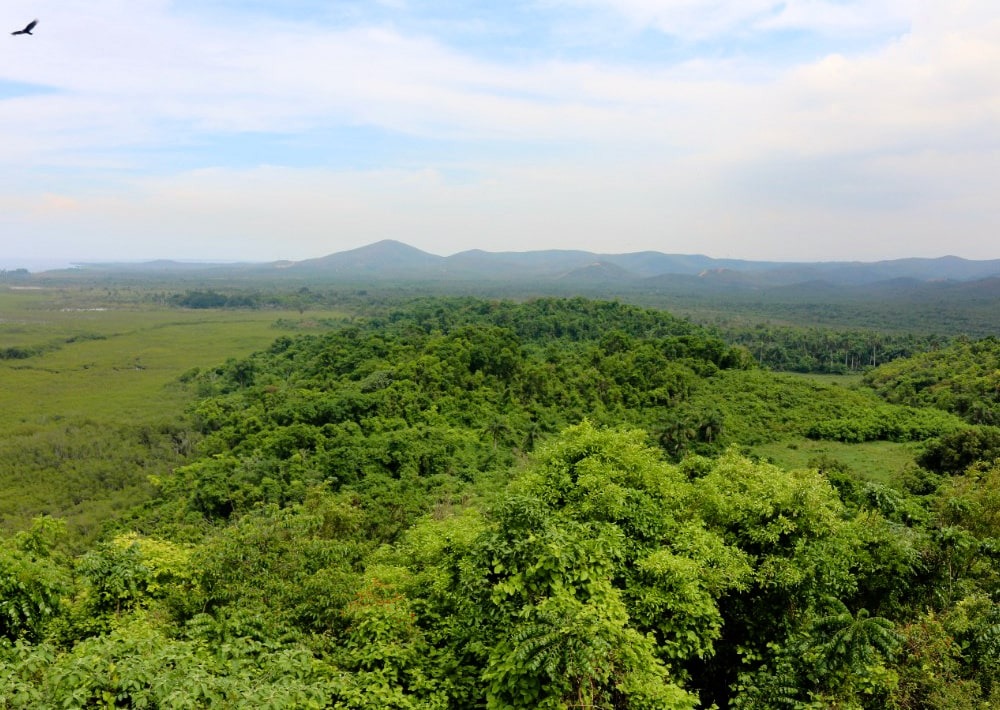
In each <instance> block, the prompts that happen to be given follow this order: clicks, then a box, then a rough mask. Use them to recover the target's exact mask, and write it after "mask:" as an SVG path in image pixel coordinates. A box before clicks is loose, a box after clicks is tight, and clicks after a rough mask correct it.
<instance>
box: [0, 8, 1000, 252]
mask: <svg viewBox="0 0 1000 710" xmlns="http://www.w3.org/2000/svg"><path fill="white" fill-rule="evenodd" d="M5 17H6V18H7V23H8V25H9V28H8V31H12V30H14V29H17V28H20V27H23V26H24V24H25V23H26V22H27V21H29V20H30V19H32V18H34V17H37V18H38V19H39V23H38V26H37V27H36V28H35V30H34V35H32V36H9V35H7V36H5V37H3V39H2V40H0V105H2V108H3V110H2V111H0V128H2V131H0V167H2V170H0V231H2V233H3V235H4V238H3V244H2V245H0V267H3V268H16V262H19V261H26V260H32V261H35V262H36V263H42V262H51V261H60V262H64V263H74V262H98V261H148V260H154V259H176V260H197V261H221V260H233V258H234V255H235V258H236V259H238V260H241V261H254V262H266V261H276V260H286V259H287V260H295V261H299V260H303V259H308V258H315V257H319V256H323V255H326V254H330V253H336V252H340V251H345V250H349V249H353V248H357V247H360V246H364V245H366V244H370V243H373V242H376V241H379V240H382V239H395V240H398V241H401V242H404V243H406V244H410V245H412V246H415V247H417V248H419V249H422V250H423V251H426V252H429V253H432V254H439V255H449V254H453V253H457V252H460V251H464V250H467V249H473V248H479V249H483V250H486V251H494V252H496V251H529V250H539V249H581V250H586V251H592V252H597V253H632V252H639V251H646V250H652V251H659V252H663V253H680V254H706V255H709V256H712V257H715V258H739V259H747V260H765V261H881V260H889V259H898V258H909V257H925V258H934V257H939V256H942V255H949V254H954V255H957V256H960V257H962V258H966V259H972V260H984V259H993V258H997V257H1000V247H998V246H997V244H998V240H997V239H996V236H995V231H996V227H995V225H997V224H1000V201H997V200H996V195H997V194H998V192H1000V108H998V107H1000V12H997V10H996V6H995V3H994V2H992V1H990V2H987V0H967V1H966V2H963V3H935V2H931V0H785V1H784V2H775V1H773V0H718V1H717V2H712V3H699V2H692V0H527V1H526V2H523V3H513V4H496V3H487V2H471V3H465V4H459V5H456V4H454V3H442V2H435V1H433V0H427V1H426V2H424V1H419V0H357V1H355V2H344V3H335V4H331V3H324V2H317V1H316V0H302V1H301V2H296V3H293V4H291V5H289V4H288V3H277V2H274V1H273V0H259V1H256V2H252V3H240V2H233V1H232V0H209V1H207V2H202V3H194V2H190V0H160V1H159V2H150V3H123V2H105V3H98V4H96V5H95V4H94V3H92V2H83V1H82V0H61V1H60V2H55V1H54V0H34V1H33V2H30V3H29V2H27V1H26V0H13V2H10V3H7V5H6V6H5ZM6 264H11V266H5V265H6Z"/></svg>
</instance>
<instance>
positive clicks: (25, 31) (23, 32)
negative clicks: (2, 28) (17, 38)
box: [11, 20, 38, 35]
mask: <svg viewBox="0 0 1000 710" xmlns="http://www.w3.org/2000/svg"><path fill="white" fill-rule="evenodd" d="M37 24H38V20H32V21H31V22H29V23H28V25H27V26H26V27H25V28H24V29H23V30H18V31H17V32H11V34H12V35H30V34H31V31H32V30H33V29H35V25H37Z"/></svg>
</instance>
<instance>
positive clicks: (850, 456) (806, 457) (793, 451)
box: [751, 439, 920, 483]
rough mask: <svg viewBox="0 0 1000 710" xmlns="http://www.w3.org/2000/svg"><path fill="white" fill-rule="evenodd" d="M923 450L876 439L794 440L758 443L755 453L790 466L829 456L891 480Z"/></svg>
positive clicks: (867, 475) (866, 476) (863, 475)
mask: <svg viewBox="0 0 1000 710" xmlns="http://www.w3.org/2000/svg"><path fill="white" fill-rule="evenodd" d="M919 450H920V444H918V443H903V444H901V443H895V442H891V441H872V442H868V443H864V444H844V443H841V442H837V441H812V440H810V439H794V440H785V441H777V442H772V443H768V444H760V445H757V446H754V447H753V448H752V450H751V453H753V454H754V455H756V456H760V457H761V458H762V459H766V460H768V461H772V462H774V463H775V464H777V465H778V466H781V467H782V468H788V469H797V468H808V467H809V462H810V461H813V460H815V459H818V458H820V457H828V458H831V459H835V460H836V461H839V462H841V463H843V464H844V465H846V466H847V467H848V468H850V470H851V471H853V472H854V473H855V474H857V475H858V476H859V477H860V478H864V479H868V480H872V481H880V482H882V483H891V482H892V480H893V479H894V478H896V477H897V476H898V475H899V474H901V473H903V472H904V471H906V470H908V469H911V468H912V467H913V466H915V465H916V464H915V463H914V457H915V456H916V453H917V452H918V451H919Z"/></svg>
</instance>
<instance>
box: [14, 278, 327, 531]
mask: <svg viewBox="0 0 1000 710" xmlns="http://www.w3.org/2000/svg"><path fill="white" fill-rule="evenodd" d="M74 296H75V297H74ZM344 315H345V314H344V313H343V312H334V311H323V312H318V311H314V312H309V313H305V314H302V313H300V312H298V311H276V310H224V311H223V310H183V309H177V308H169V307H166V306H162V307H157V306H150V305H141V304H121V303H116V302H114V301H113V300H108V299H102V297H101V293H100V292H99V291H94V290H79V291H76V292H74V291H72V290H69V289H51V290H47V289H46V290H0V353H3V354H4V355H5V356H4V357H3V358H0V381H2V388H0V431H2V432H3V433H2V435H0V527H3V528H7V529H12V528H21V527H23V526H24V525H25V523H26V522H27V521H29V520H30V519H31V517H33V516H35V515H38V514H40V513H49V514H53V515H59V516H62V517H66V518H67V520H68V521H69V523H70V525H71V527H74V528H75V529H76V531H77V532H78V533H80V534H81V535H82V536H83V537H86V536H88V535H89V534H92V533H94V532H96V529H97V528H96V526H97V523H98V521H100V520H102V519H105V518H107V517H109V516H113V515H114V513H115V512H117V511H119V510H124V509H127V508H128V507H130V506H132V505H134V504H135V503H138V502H141V500H142V499H143V498H144V497H145V496H146V495H148V489H147V486H148V483H147V480H146V479H147V477H148V476H149V475H154V474H158V473H162V472H165V471H166V470H169V469H170V468H171V467H173V466H175V465H177V464H179V463H182V462H183V458H184V456H185V455H186V454H187V453H188V452H189V450H190V443H191V442H190V437H191V434H190V432H188V431H187V430H186V428H185V426H184V423H183V415H184V411H185V409H186V407H187V406H188V404H189V403H190V402H191V401H192V400H193V398H194V396H195V395H194V393H193V392H192V391H190V390H188V389H187V388H185V387H183V386H181V385H180V384H179V380H178V378H179V376H180V375H181V374H182V373H184V372H186V371H188V370H191V369H192V368H204V367H211V366H214V365H217V364H220V363H222V362H225V361H226V360H227V359H229V358H234V357H243V356H245V355H247V354H249V353H251V352H253V351H255V350H260V349H262V348H265V347H267V346H268V345H269V344H270V343H271V342H272V341H273V340H274V339H275V338H277V337H279V336H280V335H283V334H286V333H292V332H295V333H301V332H303V331H308V330H311V329H320V328H326V327H328V326H326V325H322V323H324V322H325V323H329V321H330V320H331V319H339V318H342V317H344Z"/></svg>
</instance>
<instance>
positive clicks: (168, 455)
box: [0, 296, 1000, 710]
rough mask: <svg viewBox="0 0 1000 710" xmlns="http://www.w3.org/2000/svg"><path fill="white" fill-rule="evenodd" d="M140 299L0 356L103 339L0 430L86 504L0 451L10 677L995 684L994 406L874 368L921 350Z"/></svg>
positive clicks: (756, 685) (130, 688)
mask: <svg viewBox="0 0 1000 710" xmlns="http://www.w3.org/2000/svg"><path fill="white" fill-rule="evenodd" d="M32 298H35V296H32ZM37 298H39V301H38V303H39V305H40V304H41V303H43V302H44V299H43V298H42V297H41V296H37ZM140 302H141V299H139V300H137V301H136V308H139V307H140ZM144 303H145V305H144V306H142V307H144V308H149V309H151V310H149V311H148V313H145V314H144V315H143V320H144V321H145V323H146V325H145V326H144V327H141V328H135V329H134V330H133V329H127V328H126V327H125V326H124V323H125V320H127V319H125V320H121V321H117V325H116V326H115V327H113V328H112V327H109V326H108V323H103V324H101V325H95V324H93V323H91V324H90V325H89V326H88V328H87V329H86V331H87V332H90V333H92V334H93V335H95V336H98V337H91V338H86V339H78V340H73V341H72V342H70V341H69V338H71V337H72V336H73V334H75V331H69V330H65V329H64V330H63V332H62V334H61V335H57V334H59V332H60V327H59V326H58V325H57V324H54V323H51V322H49V323H47V324H45V325H39V326H37V327H38V328H42V329H50V330H47V331H46V332H47V333H48V334H47V335H46V337H41V336H42V332H41V331H38V330H36V331H34V332H19V333H16V334H14V335H15V336H16V337H13V336H12V338H11V339H10V341H9V342H11V347H22V346H24V345H25V344H30V343H46V344H48V345H47V347H46V348H45V349H43V351H39V352H37V353H33V354H31V355H29V356H27V357H25V358H19V359H17V360H7V361H3V362H0V366H2V367H5V368H9V369H7V370H6V371H5V372H6V373H10V375H11V378H12V382H15V383H19V384H18V386H19V387H20V388H21V389H20V390H15V392H16V393H19V394H20V396H21V397H26V396H28V393H29V392H36V393H37V391H38V390H33V389H32V387H33V386H37V387H40V385H39V383H38V382H37V381H35V382H34V385H33V384H32V381H31V380H29V379H23V380H18V379H17V378H18V377H22V376H25V377H26V373H28V374H30V373H35V372H36V370H43V369H44V370H45V371H48V370H51V371H52V373H50V374H52V375H53V376H65V377H66V378H67V379H66V382H67V383H69V382H71V381H72V382H75V381H77V380H84V381H87V382H89V380H88V379H87V377H88V376H89V375H88V373H90V372H91V370H94V371H96V373H95V374H98V375H99V377H98V378H97V379H96V380H95V382H99V383H101V384H100V386H98V385H94V386H92V387H91V385H86V386H84V385H80V387H81V388H82V389H80V391H79V392H77V393H76V395H75V396H74V395H71V394H68V393H67V394H64V395H61V396H62V397H63V398H62V399H60V398H59V397H60V395H58V394H53V397H54V400H53V405H55V404H56V403H58V407H55V406H54V408H53V409H49V410H47V411H48V412H49V413H48V414H46V415H44V417H40V416H39V415H38V414H37V413H35V414H33V413H32V409H31V406H30V404H27V403H23V402H22V403H20V404H16V405H15V404H14V399H16V398H15V397H12V405H11V408H10V410H9V411H8V412H5V414H4V415H3V416H5V417H7V418H8V420H9V422H10V423H11V424H12V427H13V428H12V430H11V434H10V435H9V436H6V437H4V440H3V441H4V445H5V446H7V447H8V448H7V449H6V453H7V454H8V455H9V456H10V457H21V458H20V460H21V461H22V462H24V461H29V460H32V459H37V461H36V463H35V464H33V465H35V469H31V470H35V471H37V472H39V474H41V473H42V472H45V473H47V474H48V475H49V476H50V477H49V478H48V484H47V485H48V486H49V488H52V489H55V488H57V487H58V483H56V482H54V480H53V478H52V476H53V475H59V476H65V475H67V473H66V472H67V471H68V470H70V469H68V468H67V465H68V464H65V463H64V462H73V464H72V465H73V466H76V467H77V469H78V472H77V473H76V474H75V475H76V478H75V479H72V480H74V481H77V482H76V483H74V484H73V485H72V486H70V488H71V489H72V490H73V491H77V492H78V493H77V495H79V496H80V497H81V500H80V501H79V504H80V505H84V504H85V503H86V502H87V501H90V500H94V499H101V498H102V496H103V497H104V500H106V501H108V505H107V506H105V508H98V509H96V510H100V512H101V514H102V516H104V518H105V520H104V526H103V528H102V529H101V530H99V531H98V530H91V531H81V530H80V529H78V526H77V529H75V528H74V526H72V525H71V526H69V527H67V525H66V523H65V522H64V519H65V518H67V517H69V519H70V520H72V518H71V517H70V516H69V515H67V514H68V513H72V510H71V508H68V507H63V508H62V509H56V510H49V511H46V510H45V509H44V508H41V509H39V507H38V505H37V504H36V503H32V501H31V496H30V495H29V494H27V493H24V492H23V491H26V490H31V488H30V486H31V483H30V481H29V480H28V479H29V477H27V476H25V477H22V478H20V479H19V478H17V475H18V474H17V471H18V470H19V467H18V466H12V467H11V468H10V469H5V470H4V471H2V472H0V480H2V481H4V485H6V486H7V490H8V491H10V493H11V495H12V496H14V497H15V498H18V499H19V500H20V501H21V503H20V507H19V508H18V512H17V514H16V515H13V514H11V513H7V512H4V513H3V515H4V519H5V521H7V522H8V524H10V525H11V527H13V528H15V529H16V532H12V534H10V535H8V536H7V537H6V538H5V539H3V540H2V541H0V707H31V708H39V707H40V708H44V707H136V708H139V707H145V708H158V707H254V708H257V707H281V708H285V707H316V708H322V707H335V708H371V709H373V710H374V709H376V708H377V709H379V710H381V709H385V708H579V707H589V708H651V709H652V708H656V709H660V708H695V707H706V708H707V707H712V706H713V705H715V706H717V707H720V708H833V707H836V708H898V709H900V710H903V709H907V710H908V709H911V708H942V709H943V708H987V707H991V706H996V705H997V704H998V703H1000V596H998V595H1000V546H998V543H997V541H998V540H1000V493H998V491H1000V463H997V462H995V461H994V460H993V458H994V454H995V453H996V452H997V450H998V448H1000V437H997V436H995V432H994V430H993V429H992V428H990V427H988V426H985V425H984V424H983V423H982V422H981V421H980V420H978V419H975V418H970V417H969V415H968V413H969V411H972V410H973V409H975V407H972V408H969V407H965V408H963V407H957V406H946V402H951V401H954V399H952V400H946V399H940V398H938V399H934V400H933V401H930V400H922V399H919V398H912V397H910V398H907V397H901V396H895V395H894V394H892V393H894V392H897V391H902V390H903V389H904V388H902V387H896V386H895V385H893V384H892V383H895V382H900V381H904V380H906V381H923V380H920V378H921V377H923V378H925V379H929V378H932V377H936V376H937V375H933V372H934V366H935V364H936V363H938V362H939V361H938V360H937V359H935V358H933V357H930V356H921V357H917V358H914V359H910V360H906V361H903V360H898V361H894V362H893V363H891V364H889V365H886V366H883V367H882V368H879V369H876V370H874V371H872V372H871V373H870V374H869V375H868V376H867V379H866V382H868V383H869V384H870V385H872V387H860V386H857V383H855V386H852V387H846V386H843V385H840V384H837V383H835V382H829V381H824V380H823V379H821V378H812V379H810V378H804V377H799V376H791V375H776V374H773V373H770V372H768V371H766V370H764V369H761V368H760V367H759V366H758V364H757V363H756V361H755V359H754V357H753V353H751V351H750V350H749V349H748V348H747V347H744V346H742V345H738V344H734V343H732V342H727V341H726V340H723V339H722V338H720V337H718V336H717V335H714V334H713V332H712V331H709V330H705V329H703V328H702V327H700V326H697V325H695V324H693V323H692V322H690V321H688V320H682V319H678V318H675V317H673V316H671V315H669V314H666V313H664V312H660V311H651V310H645V309H642V308H638V307H634V306H629V305H625V304H623V303H614V302H596V301H589V300H584V299H570V300H564V299H555V298H547V299H537V300H531V301H527V302H523V303H515V302H507V301H482V300H476V299H467V298H458V299H420V300H416V301H412V302H409V303H406V304H405V305H402V304H392V303H389V304H382V305H381V306H380V307H378V308H369V309H368V310H366V311H365V312H364V313H363V314H360V313H359V314H357V316H356V317H353V318H351V319H342V320H340V321H335V320H334V318H335V315H334V314H329V315H328V316H326V317H324V318H323V319H320V318H313V319H310V320H309V321H306V320H304V319H303V315H302V314H300V312H299V310H298V309H295V310H293V311H291V312H287V311H286V312H282V311H278V310H263V311H262V310H261V309H260V308H245V307H243V306H241V305H239V304H235V303H228V304H225V305H227V306H230V308H228V309H225V310H212V309H205V308H197V309H195V310H185V311H178V310H175V309H172V307H171V301H170V297H169V296H164V297H163V298H162V299H161V300H160V304H161V306H162V307H163V309H162V310H159V309H157V308H153V307H152V305H151V304H150V303H149V302H148V301H146V302H144ZM233 306H239V307H238V308H233ZM314 307H315V304H313V305H311V306H309V308H314ZM275 308H276V306H275ZM87 313H93V314H100V315H107V314H113V313H115V312H96V311H95V312H87ZM181 314H183V318H181ZM317 315H318V314H317ZM263 316H267V317H268V318H269V319H270V320H269V322H270V323H271V324H274V323H280V324H283V325H279V326H278V327H277V328H275V329H270V330H269V329H266V328H263V327H262V323H263V321H262V320H261V318H262V317H263ZM119 317H121V316H120V315H119V316H115V315H111V318H113V319H114V318H119ZM171 317H172V318H173V319H174V320H171ZM188 318H190V319H194V320H193V321H187V320H184V319H188ZM202 318H204V319H206V320H205V321H200V320H199V319H202ZM161 319H162V320H161ZM131 322H132V323H133V324H134V323H135V322H136V321H135V320H134V319H133V320H132V321H131ZM202 322H203V323H204V329H202V327H201V326H199V325H197V324H198V323H202ZM181 323H184V325H181ZM308 323H315V324H324V327H322V328H317V329H309V328H308V327H307V326H308ZM63 326H65V324H63ZM18 327H23V328H26V329H27V330H28V331H30V329H31V327H35V326H31V325H30V324H28V323H24V324H22V325H21V326H18ZM133 327H134V326H133ZM66 333H70V335H66ZM194 333H200V335H193V334H194ZM240 334H241V335H240ZM160 336H162V337H163V340H162V341H161V340H158V338H159V337H160ZM265 336H266V338H265ZM185 338H186V339H185ZM179 342H183V343H185V345H184V346H180V345H177V344H178V343H179ZM265 342H266V344H265ZM168 343H173V344H174V345H175V347H168ZM140 344H142V347H143V348H145V349H143V350H141V352H140V351H139V350H138V349H137V348H139V346H140ZM950 347H953V348H955V350H954V351H953V354H952V356H953V357H954V356H955V354H956V353H961V352H964V351H962V350H961V348H963V347H968V348H970V352H974V353H976V355H975V357H977V358H980V357H981V352H983V351H985V350H990V349H991V348H992V347H993V345H991V344H990V343H989V342H988V341H987V342H984V343H959V344H956V345H954V346H950ZM160 348H162V350H161V349H160ZM977 348H978V350H977ZM984 349H985V350H984ZM942 352H943V351H942ZM970 357H971V356H970ZM60 358H61V359H60ZM941 361H942V362H943V361H944V360H943V359H942V360H941ZM83 362H86V363H92V365H91V367H89V368H87V369H86V370H84V369H83V368H82V365H80V363H83ZM73 363H77V365H76V366H75V369H74V365H73ZM136 363H139V364H140V365H141V366H142V368H145V369H136V368H135V364H136ZM24 364H30V365H31V367H32V369H31V370H24V369H14V368H15V367H16V366H19V365H24ZM123 364H124V366H123V367H122V365H123ZM116 365H117V366H120V367H122V369H121V370H120V371H119V370H116V369H115V367H116ZM942 367H943V366H942ZM130 368H131V369H130ZM920 371H923V372H924V374H923V375H920V374H918V373H919V372H920ZM955 373H962V377H961V378H954V377H953V378H952V379H953V380H955V382H952V384H953V385H955V386H956V387H959V385H958V384H957V382H958V380H959V379H960V380H961V382H962V383H966V382H969V383H973V382H974V383H978V382H979V380H980V378H981V377H985V376H986V375H988V374H989V373H986V374H983V373H979V372H978V371H973V370H972V369H969V370H968V371H966V369H964V368H957V369H956V370H955V371H954V372H953V373H952V374H953V375H954V374H955ZM152 375H155V377H152ZM74 377H75V378H76V379H73V378H74ZM116 378H117V379H116ZM109 383H113V385H109ZM109 387H120V388H122V396H121V401H120V402H118V405H117V406H115V402H116V401H117V400H118V395H117V394H115V395H114V396H112V397H107V401H103V402H102V401H99V400H100V393H101V392H104V393H107V392H108V391H111V390H110V389H109ZM961 387H962V388H963V389H962V390H961V391H962V392H963V393H964V394H966V395H967V396H968V397H969V398H971V399H973V400H975V399H976V397H978V396H979V395H978V393H979V392H983V393H984V394H983V403H982V406H983V407H987V408H988V407H989V406H991V404H990V402H991V400H990V399H989V397H988V395H989V392H986V390H984V389H981V388H980V389H977V387H978V385H976V386H973V385H968V386H966V385H965V384H962V385H961ZM939 390H940V388H939ZM939 394H940V391H936V393H935V396H937V395H939ZM35 396H36V397H37V394H36V395H35ZM150 398H153V399H156V398H161V399H162V401H163V407H162V409H161V410H160V411H157V409H158V408H157V407H153V406H150V404H149V402H150ZM143 403H145V406H144V404H143ZM185 407H187V409H186V412H187V416H186V417H181V416H180V413H181V410H182V409H184V408H185ZM57 409H58V410H64V411H66V412H68V414H66V415H64V416H65V417H66V419H63V420H58V421H55V422H54V425H53V421H54V419H55V415H54V414H52V412H55V411H56V410H57ZM116 412H118V413H120V416H121V417H122V418H121V419H120V420H115V419H114V418H113V417H114V416H116ZM85 417H90V418H91V419H90V420H86V421H85V419H84V418H85ZM88 421H89V423H88ZM112 423H114V426H110V428H108V425H109V424H112ZM18 426H20V427H22V429H21V430H18V429H17V427H18ZM71 429H72V431H71ZM60 436H65V437H67V439H66V441H65V443H63V444H60V443H59V440H58V437H60ZM32 437H35V439H32ZM60 447H61V448H60ZM55 450H58V451H61V453H60V456H61V458H56V457H53V455H52V452H53V451H55ZM887 452H891V459H892V463H891V464H888V463H886V461H884V460H883V459H884V458H890V457H889V455H888V454H887ZM793 453H794V455H793ZM46 456H49V458H46ZM802 457H804V460H803V458H802ZM97 460H107V461H110V462H111V463H110V464H109V468H108V470H106V471H104V472H103V474H102V473H101V471H100V470H99V468H98V467H97V463H96V461H97ZM102 476H103V477H102ZM115 476H119V477H120V479H119V478H115ZM130 485H132V486H133V489H130V488H129V486H130ZM43 489H44V485H43V484H40V487H39V488H38V491H42V490H43ZM49 495H51V493H50V494H49ZM51 500H57V498H53V499H51ZM32 508H35V509H36V512H54V513H57V515H49V516H40V517H37V518H36V519H35V521H34V523H33V524H31V525H30V526H29V525H19V524H17V521H19V520H20V519H22V518H19V517H18V516H24V515H26V514H27V513H28V512H29V511H31V510H32ZM84 533H87V534H84Z"/></svg>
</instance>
